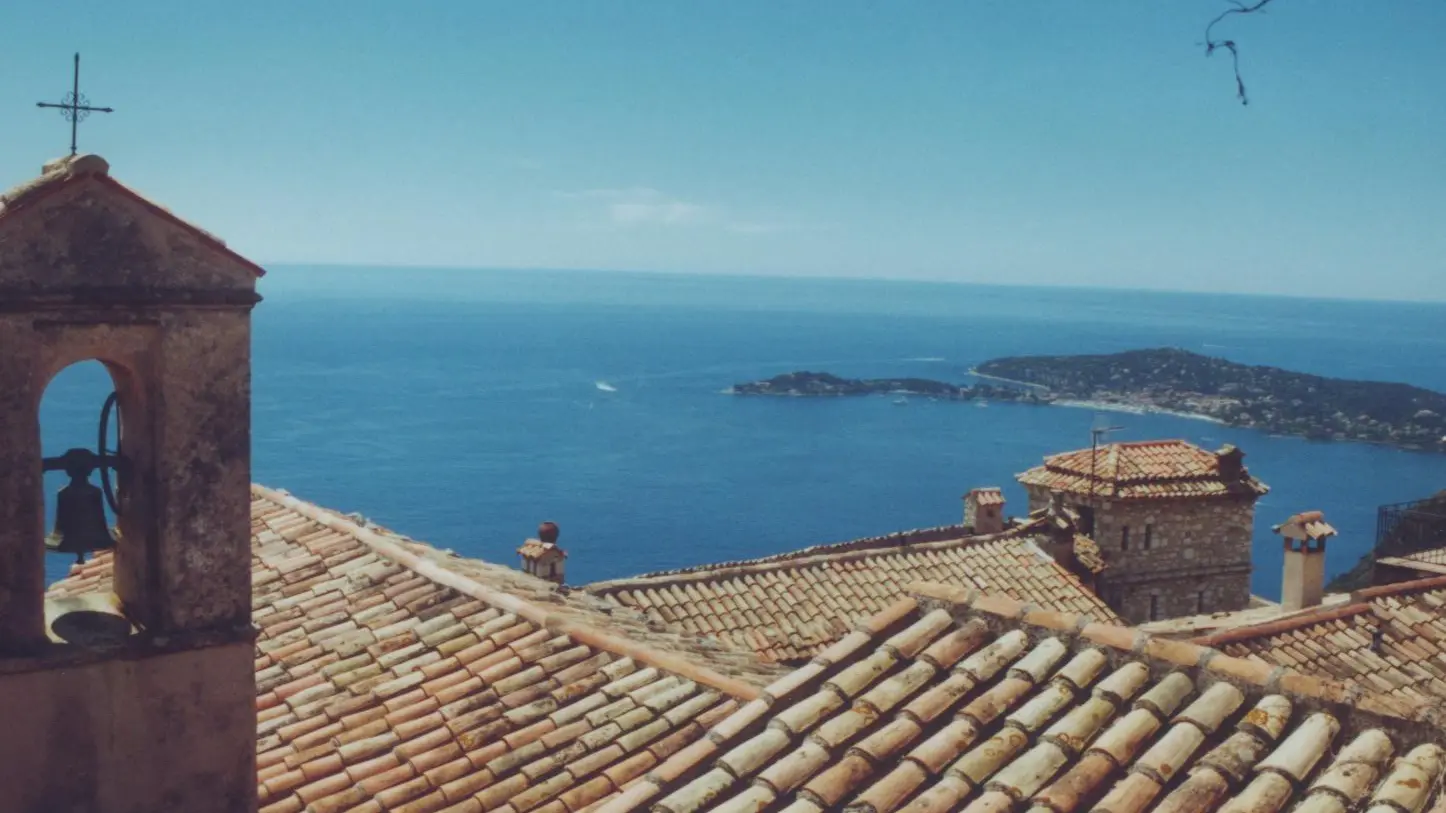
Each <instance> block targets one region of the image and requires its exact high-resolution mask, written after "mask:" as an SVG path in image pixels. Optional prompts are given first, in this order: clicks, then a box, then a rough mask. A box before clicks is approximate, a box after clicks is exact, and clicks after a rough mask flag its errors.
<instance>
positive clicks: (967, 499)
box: [964, 486, 1004, 534]
mask: <svg viewBox="0 0 1446 813" xmlns="http://www.w3.org/2000/svg"><path fill="white" fill-rule="evenodd" d="M964 524H965V525H966V526H967V527H970V528H973V529H974V533H976V534H997V533H999V532H1001V531H1003V530H1004V492H1002V491H1000V490H999V488H997V487H994V486H991V487H988V488H976V489H974V490H973V491H970V492H969V493H968V494H965V495H964Z"/></svg>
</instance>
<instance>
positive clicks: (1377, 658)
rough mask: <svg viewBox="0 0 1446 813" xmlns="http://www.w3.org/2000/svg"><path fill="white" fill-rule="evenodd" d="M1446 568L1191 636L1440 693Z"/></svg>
mask: <svg viewBox="0 0 1446 813" xmlns="http://www.w3.org/2000/svg"><path fill="white" fill-rule="evenodd" d="M1443 625H1446V576H1434V577H1431V578H1426V579H1419V580H1416V581H1409V582H1400V583H1397V584H1392V585H1386V586H1383V587H1371V588H1366V589H1364V590H1358V591H1356V592H1355V593H1354V594H1352V596H1351V600H1350V601H1349V602H1347V603H1346V604H1342V605H1335V606H1329V607H1319V608H1316V609H1314V610H1312V611H1308V612H1304V613H1297V614H1294V615H1291V616H1289V617H1286V618H1282V619H1277V620H1272V621H1267V622H1264V623H1260V624H1254V625H1250V626H1242V627H1236V628H1234V629H1230V630H1226V631H1224V632H1219V633H1215V634H1213V635H1208V636H1203V637H1200V638H1196V639H1195V641H1196V643H1199V644H1203V645H1206V646H1212V647H1215V648H1217V649H1219V650H1221V651H1222V652H1225V653H1227V654H1230V655H1234V656H1236V657H1241V658H1252V659H1255V660H1258V661H1260V662H1262V663H1267V664H1277V665H1281V666H1289V667H1290V668H1292V669H1295V670H1297V671H1300V672H1305V673H1307V674H1312V675H1320V676H1326V677H1330V678H1333V679H1335V680H1340V681H1343V682H1345V683H1348V684H1351V685H1354V686H1358V687H1361V688H1363V689H1366V690H1369V691H1377V692H1383V693H1386V694H1390V695H1392V696H1394V697H1400V698H1405V699H1408V700H1412V701H1419V702H1428V701H1433V700H1434V701H1437V702H1439V701H1442V700H1446V682H1443V681H1442V680H1441V677H1442V675H1443V674H1446V672H1443V667H1446V636H1443V635H1442V634H1441V632H1440V630H1441V629H1443V628H1446V627H1443Z"/></svg>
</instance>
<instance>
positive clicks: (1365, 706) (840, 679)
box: [591, 585, 1446, 813]
mask: <svg viewBox="0 0 1446 813" xmlns="http://www.w3.org/2000/svg"><path fill="white" fill-rule="evenodd" d="M919 593H920V596H919V598H917V599H916V598H908V599H904V600H902V601H900V602H898V603H896V604H894V605H893V606H891V607H890V608H889V610H888V611H887V612H885V613H883V614H881V615H879V616H876V617H875V618H873V619H871V620H869V621H868V622H866V623H865V624H863V625H861V626H860V627H859V629H857V630H855V631H854V632H851V633H849V634H848V635H846V636H845V637H843V638H842V639H840V640H839V641H838V643H836V644H834V645H833V646H831V647H829V648H828V649H827V650H826V651H825V652H823V653H821V654H820V655H819V657H818V658H816V659H815V660H814V661H813V662H812V663H810V664H809V665H808V666H805V667H803V668H801V669H799V670H798V671H796V672H794V673H793V674H791V675H789V676H788V677H786V678H784V679H782V680H780V681H778V682H777V683H775V684H773V685H771V686H769V687H768V688H767V689H766V690H765V691H764V694H763V696H762V697H761V698H759V699H758V700H754V701H752V702H750V703H748V704H746V705H744V706H743V707H742V708H740V709H738V710H737V711H736V712H733V713H732V714H730V715H729V716H728V717H727V718H726V719H724V720H722V721H720V722H719V723H718V724H717V725H715V726H714V727H713V729H712V730H711V731H710V732H709V734H708V736H707V738H706V739H703V740H699V741H698V742H695V743H694V744H693V745H691V746H689V747H688V748H685V749H683V750H681V751H679V752H677V753H675V754H673V755H672V756H671V757H669V758H668V759H667V760H666V761H664V762H663V763H662V765H660V766H658V767H657V768H655V769H653V770H652V771H651V772H650V773H648V774H647V775H646V776H645V777H643V778H641V779H639V780H636V781H635V782H634V783H633V784H632V785H631V786H630V787H628V788H626V789H625V790H624V791H623V792H622V793H619V794H617V795H615V796H612V797H610V798H608V799H607V800H605V801H604V802H603V803H602V804H601V805H599V806H597V807H595V808H592V809H591V810H592V811H593V813H628V812H629V811H639V810H643V809H645V808H648V807H650V808H651V810H653V811H658V812H659V813H696V812H697V811H719V812H720V813H721V812H722V811H727V813H739V812H740V811H759V810H768V811H783V812H784V813H822V811H849V812H850V813H892V812H893V811H909V812H910V813H948V812H949V811H961V810H962V811H965V813H1007V812H1008V811H1026V810H1028V811H1035V812H1036V813H1075V811H1086V810H1092V811H1100V812H1101V813H1143V811H1147V810H1154V811H1159V813H1204V812H1205V811H1215V810H1227V811H1231V813H1246V812H1247V811H1249V813H1275V811H1282V810H1285V809H1286V808H1287V806H1289V805H1290V804H1292V803H1294V802H1301V803H1302V806H1300V807H1297V808H1296V809H1297V810H1300V811H1309V813H1345V811H1346V810H1350V809H1361V808H1360V807H1358V806H1364V807H1368V808H1369V809H1370V810H1373V811H1394V813H1401V812H1402V811H1407V812H1408V813H1416V812H1419V811H1421V810H1424V809H1425V808H1426V806H1427V805H1428V803H1432V802H1438V803H1439V801H1440V799H1439V788H1440V779H1441V778H1442V775H1443V766H1446V752H1443V750H1442V749H1441V748H1440V747H1439V746H1438V745H1436V744H1434V743H1433V742H1432V741H1433V740H1436V739H1439V737H1440V731H1439V729H1437V728H1435V727H1434V726H1435V719H1434V717H1433V716H1432V715H1433V713H1434V710H1432V709H1429V708H1420V707H1416V706H1413V705H1410V704H1405V703H1399V702H1397V701H1394V700H1392V699H1389V698H1384V697H1380V696H1376V695H1366V694H1354V695H1353V694H1351V693H1350V692H1349V691H1348V690H1347V688H1346V687H1344V686H1342V685H1339V684H1335V683H1331V682H1328V681H1321V680H1318V679H1316V678H1312V677H1308V676H1304V675H1298V674H1293V673H1289V672H1287V671H1286V670H1282V669H1272V668H1271V667H1268V666H1265V665H1263V664H1258V663H1250V662H1246V661H1242V660H1239V659H1236V658H1231V657H1228V656H1225V655H1221V654H1220V653H1218V652H1214V651H1211V650H1206V649H1203V648H1201V647H1199V646H1195V645H1193V644H1188V643H1184V642H1180V641H1169V640H1164V639H1153V638H1150V637H1149V636H1148V635H1145V634H1144V633H1141V632H1139V631H1137V630H1133V629H1129V628H1125V627H1116V626H1109V625H1101V624H1094V623H1086V621H1087V619H1083V618H1080V617H1077V616H1071V615H1066V614H1061V613H1056V612H1050V611H1027V610H1026V609H1025V608H1024V606H1022V605H1021V604H1020V603H1019V602H1015V601H1012V600H1010V599H1003V598H1000V597H996V596H988V597H979V596H977V595H976V594H973V593H972V592H971V591H965V590H960V589H957V588H948V587H942V586H934V585H930V586H922V587H920V588H919ZM1398 757H1399V759H1396V758H1398ZM1377 805H1380V806H1377Z"/></svg>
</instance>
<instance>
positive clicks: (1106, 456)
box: [1017, 440, 1270, 499]
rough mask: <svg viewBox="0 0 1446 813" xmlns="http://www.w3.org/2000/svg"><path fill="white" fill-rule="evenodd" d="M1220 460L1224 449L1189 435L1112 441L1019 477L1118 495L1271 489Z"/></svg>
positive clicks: (1060, 457) (1046, 484) (1050, 459)
mask: <svg viewBox="0 0 1446 813" xmlns="http://www.w3.org/2000/svg"><path fill="white" fill-rule="evenodd" d="M1232 453H1233V454H1236V455H1238V454H1239V452H1238V451H1235V452H1232ZM1220 460H1221V455H1220V454H1217V453H1212V452H1207V451H1205V450H1204V449H1201V448H1200V447H1199V446H1196V445H1195V444H1193V443H1187V442H1186V441H1183V440H1151V441H1141V442H1136V443H1110V444H1107V445H1104V446H1100V447H1099V448H1097V449H1079V450H1077V451H1073V452H1065V453H1063V454H1057V455H1052V456H1050V457H1047V458H1045V459H1044V465H1042V466H1036V467H1034V468H1032V469H1030V470H1029V471H1026V472H1024V473H1023V474H1020V475H1018V477H1017V479H1018V480H1019V482H1021V483H1023V484H1025V485H1033V486H1042V487H1044V488H1048V489H1050V490H1052V491H1067V492H1071V493H1075V494H1091V493H1092V494H1096V495H1098V496H1100V497H1113V498H1116V499H1168V498H1179V497H1215V496H1223V495H1227V494H1254V495H1257V496H1258V495H1262V494H1266V493H1268V492H1269V491H1270V489H1269V488H1268V487H1267V486H1266V485H1265V484H1264V483H1262V482H1260V481H1259V480H1257V479H1255V478H1254V477H1251V476H1250V473H1249V472H1248V471H1247V470H1246V469H1245V468H1244V467H1243V466H1242V467H1240V471H1239V474H1238V475H1236V474H1232V473H1229V472H1228V471H1227V472H1226V473H1222V471H1221V466H1220Z"/></svg>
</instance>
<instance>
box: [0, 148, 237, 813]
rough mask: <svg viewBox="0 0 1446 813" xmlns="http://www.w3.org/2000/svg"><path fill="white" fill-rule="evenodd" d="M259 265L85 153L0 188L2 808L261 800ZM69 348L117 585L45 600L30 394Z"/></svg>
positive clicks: (38, 456)
mask: <svg viewBox="0 0 1446 813" xmlns="http://www.w3.org/2000/svg"><path fill="white" fill-rule="evenodd" d="M260 273H261V269H260V268H258V267H256V266H255V265H253V264H252V263H250V262H248V261H246V260H245V259H243V258H241V257H240V256H238V255H236V254H235V253H234V252H232V251H230V250H229V249H227V248H226V247H225V245H224V244H223V243H221V242H220V241H219V240H217V239H216V238H214V237H212V236H210V235H208V234H206V233H205V232H203V231H201V230H200V229H197V228H195V227H193V226H191V225H189V224H186V223H184V222H182V221H181V220H179V219H177V218H176V217H175V216H174V215H172V214H170V213H169V212H167V211H166V210H165V209H162V208H161V207H159V206H157V205H155V204H154V203H151V202H149V201H147V200H145V199H144V198H142V197H141V196H139V195H137V194H136V193H134V192H132V191H130V190H129V189H127V188H126V187H124V186H122V185H121V184H119V183H117V182H116V181H114V180H112V179H111V178H110V174H109V166H108V165H107V164H106V162H105V161H104V160H103V159H101V158H99V157H98V156H93V155H82V156H72V157H70V158H66V159H63V160H60V161H55V162H52V163H50V164H48V165H47V166H46V167H45V170H44V173H43V174H42V175H41V176H40V177H39V178H37V179H36V180H34V181H32V182H30V183H28V184H25V185H23V186H21V187H19V188H16V189H14V190H11V191H10V192H7V193H5V194H4V195H3V196H0V348H3V353H0V719H3V720H4V721H5V724H4V727H3V732H0V788H3V789H4V791H3V793H4V801H3V802H0V807H4V809H5V810H7V811H81V810H85V811H100V812H101V813H104V812H105V811H141V810H145V811H180V810H187V811H190V810H197V811H199V810H207V811H221V812H222V813H230V811H250V810H255V807H256V796H255V792H254V787H255V785H254V782H255V773H256V769H255V740H256V729H255V720H256V717H255V693H254V685H255V673H254V669H253V657H252V641H253V638H254V631H253V629H252V627H251V568H250V564H249V561H250V544H249V536H248V533H247V529H248V526H249V513H250V501H251V500H250V492H249V483H250V475H251V471H250V441H251V436H250V432H251V420H250V371H251V358H250V346H251V322H250V312H251V308H252V307H253V306H254V305H255V304H256V302H257V301H258V297H257V295H256V279H257V277H258V276H259V275H260ZM82 361H99V362H101V363H103V364H104V365H105V367H106V369H107V370H108V371H109V373H110V377H111V379H112V381H113V383H114V385H115V390H116V396H117V399H118V403H119V423H120V426H119V432H120V435H121V439H122V443H123V449H122V451H121V461H122V462H123V465H119V464H118V465H117V467H116V469H115V470H116V473H117V474H118V483H117V486H116V488H115V489H113V491H114V504H115V507H116V508H117V509H118V511H117V517H116V519H117V525H118V533H117V534H116V536H118V540H117V541H115V542H114V555H113V561H114V579H113V581H112V583H111V584H110V585H108V589H106V590H104V591H98V592H96V593H94V594H91V595H87V596H77V597H73V598H70V599H56V600H51V601H47V599H46V591H45V576H44V563H43V557H44V555H45V536H46V535H45V528H44V518H45V495H44V493H43V491H42V476H41V475H42V470H43V469H45V468H48V467H49V462H48V461H46V460H45V458H44V457H43V455H49V456H55V455H58V454H60V453H61V452H63V451H65V450H60V449H55V450H51V449H46V450H42V449H41V443H40V432H39V418H38V415H39V408H40V401H41V397H42V395H43V394H44V391H45V388H46V385H47V384H48V383H49V382H50V381H51V380H52V379H53V378H54V376H55V374H56V373H58V372H59V371H60V370H61V369H63V368H65V367H67V366H69V365H71V364H75V363H77V362H82ZM100 406H101V405H100V404H96V407H97V408H99V407H100ZM90 454H91V453H88V452H87V451H86V450H77V452H76V453H75V454H73V455H67V458H68V459H70V460H72V461H76V460H84V461H87V462H85V464H84V465H83V466H77V465H74V462H72V463H71V464H70V469H73V471H72V477H73V478H77V479H75V480H73V481H72V486H68V487H67V488H68V489H69V488H77V489H78V491H77V492H76V493H83V494H86V495H88V496H89V497H91V498H93V499H92V500H91V501H90V502H89V503H88V506H89V507H91V508H93V509H94V512H95V513H92V514H90V515H89V516H90V517H91V518H93V519H95V520H96V521H95V522H94V523H93V525H92V527H96V528H97V529H98V526H99V525H100V521H101V520H103V518H102V517H100V516H99V513H100V512H101V510H102V508H101V505H100V497H99V489H97V488H96V487H95V486H94V485H93V484H91V485H85V484H84V483H82V482H80V480H79V479H78V478H79V477H80V476H81V475H80V474H79V473H78V472H79V471H80V470H81V469H82V468H86V469H89V468H90V467H91V464H92V463H93V462H94V459H93V458H91V457H90ZM76 455H78V457H77V456H76ZM87 489H88V490H87ZM74 515H75V514H74V512H68V513H67V516H74ZM73 537H74V534H72V535H71V536H70V538H71V539H73ZM96 539H97V541H102V540H101V539H100V537H96ZM106 544H110V543H108V542H107V543H106ZM68 555H71V556H73V555H75V553H74V552H72V553H70V554H68Z"/></svg>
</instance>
